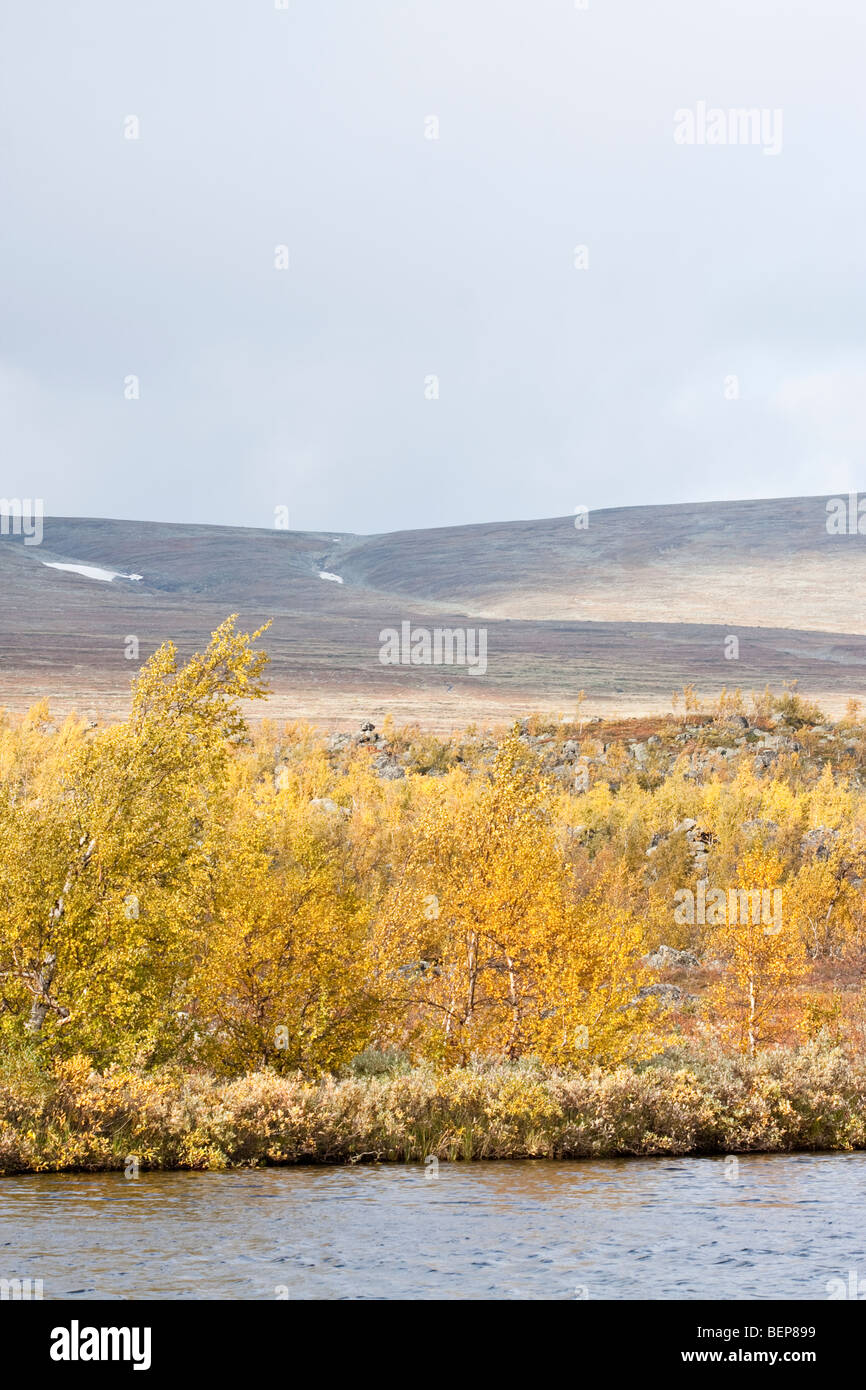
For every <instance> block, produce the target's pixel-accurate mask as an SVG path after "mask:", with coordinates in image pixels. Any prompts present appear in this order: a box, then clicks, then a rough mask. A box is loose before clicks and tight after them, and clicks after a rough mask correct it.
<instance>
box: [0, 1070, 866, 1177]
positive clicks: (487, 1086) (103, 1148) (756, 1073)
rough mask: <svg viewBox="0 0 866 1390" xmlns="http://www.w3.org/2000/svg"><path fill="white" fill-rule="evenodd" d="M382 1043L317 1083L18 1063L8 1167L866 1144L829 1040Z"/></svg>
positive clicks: (3, 1099) (863, 1099)
mask: <svg viewBox="0 0 866 1390" xmlns="http://www.w3.org/2000/svg"><path fill="white" fill-rule="evenodd" d="M366 1056H367V1068H369V1069H370V1070H372V1071H373V1073H374V1074H369V1070H366V1069H365V1065H364V1059H361V1063H360V1064H359V1065H358V1066H357V1067H356V1068H355V1069H354V1070H352V1071H350V1072H349V1074H347V1075H343V1076H336V1077H334V1076H327V1077H322V1078H320V1079H319V1080H318V1081H311V1080H306V1079H305V1078H304V1077H302V1076H300V1075H299V1074H297V1073H295V1074H294V1075H283V1076H281V1075H279V1074H278V1073H276V1072H274V1071H272V1070H267V1071H261V1072H253V1073H249V1074H247V1075H245V1076H242V1077H238V1078H235V1079H220V1078H217V1077H214V1076H213V1075H212V1074H206V1073H202V1072H199V1071H195V1072H183V1071H180V1070H178V1069H171V1068H168V1069H160V1070H158V1071H156V1072H151V1073H142V1072H140V1071H130V1070H128V1069H126V1068H123V1067H117V1066H115V1067H109V1068H105V1069H102V1070H100V1071H97V1070H95V1069H93V1068H91V1067H90V1065H89V1064H88V1063H87V1062H86V1061H85V1060H84V1059H81V1058H79V1059H70V1060H63V1061H61V1060H57V1061H56V1062H55V1063H54V1064H53V1066H52V1067H51V1069H50V1070H47V1071H46V1070H45V1069H44V1068H43V1069H36V1068H34V1067H33V1064H32V1060H31V1061H29V1062H26V1063H25V1062H23V1061H21V1060H19V1061H18V1062H17V1063H13V1062H12V1061H11V1060H9V1059H7V1061H6V1063H5V1065H4V1067H3V1069H2V1073H0V1173H22V1172H47V1171H62V1170H111V1169H117V1170H120V1169H124V1170H125V1171H126V1172H127V1173H128V1174H129V1175H132V1173H133V1172H137V1171H138V1170H139V1169H141V1170H146V1169H148V1168H198V1169H214V1168H225V1167H238V1166H240V1167H248V1166H258V1165H262V1164H286V1163H355V1162H367V1163H369V1162H395V1161H397V1162H419V1163H420V1162H425V1161H427V1160H428V1159H430V1158H431V1157H435V1158H436V1159H438V1160H446V1161H447V1160H451V1161H463V1160H471V1159H496V1158H499V1159H506V1158H550V1159H565V1158H611V1157H615V1156H618V1155H627V1156H639V1155H642V1156H647V1155H653V1154H656V1155H661V1154H719V1153H779V1152H786V1151H790V1150H810V1149H811V1150H832V1149H836V1150H850V1149H858V1148H864V1147H866V1066H864V1065H863V1064H861V1063H859V1062H855V1061H852V1060H850V1059H846V1058H845V1057H844V1055H843V1054H842V1053H841V1051H840V1050H838V1049H832V1048H831V1049H827V1048H823V1047H822V1046H821V1045H820V1044H815V1043H812V1044H809V1045H808V1046H807V1047H805V1048H802V1049H797V1050H791V1049H772V1050H769V1051H767V1052H765V1053H762V1054H761V1055H760V1056H758V1057H756V1058H748V1057H743V1056H742V1055H740V1054H731V1055H730V1056H726V1055H723V1054H718V1055H715V1056H713V1057H709V1056H706V1055H696V1054H694V1053H692V1054H690V1055H681V1054H679V1053H677V1052H676V1051H674V1052H672V1053H671V1054H670V1055H668V1056H666V1057H664V1058H661V1059H657V1060H656V1061H654V1062H653V1063H652V1064H649V1065H638V1066H637V1067H635V1066H627V1065H621V1066H618V1067H614V1068H611V1069H601V1068H590V1069H588V1070H585V1071H577V1070H575V1069H573V1068H568V1069H564V1070H560V1069H556V1068H550V1067H543V1066H541V1065H537V1064H533V1063H526V1062H522V1063H511V1064H509V1063H503V1062H500V1063H497V1064H482V1063H477V1064H475V1065H474V1066H468V1067H466V1066H461V1067H453V1068H450V1069H447V1070H444V1071H442V1070H438V1069H435V1068H433V1067H430V1066H427V1067H420V1068H413V1069H409V1068H407V1067H406V1066H405V1064H403V1063H400V1062H399V1061H396V1062H395V1061H394V1059H393V1054H392V1057H391V1060H390V1065H387V1063H388V1058H387V1055H386V1057H385V1058H384V1059H381V1054H378V1055H377V1056H374V1057H373V1059H372V1061H373V1063H375V1062H376V1061H379V1065H378V1066H376V1065H372V1066H371V1065H370V1064H371V1057H370V1054H367V1055H366ZM365 1071H366V1074H365ZM133 1163H134V1164H135V1165H136V1167H135V1168H134V1169H132V1168H131V1165H132V1164H133Z"/></svg>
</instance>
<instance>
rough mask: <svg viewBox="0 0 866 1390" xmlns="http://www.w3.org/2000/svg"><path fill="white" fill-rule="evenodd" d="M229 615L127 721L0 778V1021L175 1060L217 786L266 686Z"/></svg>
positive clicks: (158, 672)
mask: <svg viewBox="0 0 866 1390" xmlns="http://www.w3.org/2000/svg"><path fill="white" fill-rule="evenodd" d="M259 635H260V634H259V633H255V634H253V636H252V637H250V636H249V635H248V634H244V633H240V632H238V631H237V629H236V627H235V618H234V617H231V618H228V619H227V620H226V621H225V622H224V623H223V624H222V625H221V626H220V627H219V628H218V629H217V631H216V632H215V633H214V634H213V637H212V638H211V640H210V642H209V644H208V646H207V648H206V650H205V651H204V652H201V653H196V654H195V655H193V656H192V657H191V658H190V659H189V661H187V662H186V663H185V664H184V665H179V663H178V657H177V651H176V648H175V647H174V644H173V643H170V642H169V643H166V644H165V645H163V646H162V647H160V648H159V650H158V651H157V652H155V653H154V655H153V656H152V657H151V658H150V660H149V661H148V662H147V663H146V665H145V666H144V668H143V669H142V671H141V672H140V674H139V676H138V678H137V679H136V681H135V682H134V683H133V691H132V709H131V713H130V717H129V719H128V720H126V721H125V722H124V723H122V724H119V725H116V726H114V727H110V728H103V729H97V730H87V731H86V730H84V729H83V727H82V726H80V725H78V726H75V725H73V724H67V726H65V728H64V732H63V736H61V737H60V738H59V739H56V740H50V741H47V742H46V745H45V749H44V751H42V752H40V753H37V754H35V755H34V754H33V753H32V751H31V750H30V748H29V746H28V739H30V737H31V735H30V732H29V730H27V729H26V728H25V730H24V733H23V735H22V740H23V745H22V748H21V754H22V756H20V757H18V758H17V759H14V760H13V763H14V765H13V766H7V768H6V770H5V775H4V776H3V778H2V782H0V984H2V990H3V996H2V1000H3V1010H4V1017H5V1019H6V1026H7V1027H8V1026H10V1024H11V1026H12V1029H13V1032H14V1031H16V1030H17V1031H19V1032H22V1031H23V1032H25V1033H28V1034H29V1035H30V1036H31V1037H32V1038H34V1039H39V1038H41V1037H42V1036H43V1035H44V1034H45V1033H46V1032H47V1033H48V1034H49V1035H50V1039H51V1040H53V1041H55V1042H57V1041H61V1042H62V1044H63V1046H65V1047H70V1048H74V1049H78V1050H83V1051H86V1052H89V1053H90V1054H92V1055H93V1056H94V1057H95V1058H105V1059H110V1058H113V1057H115V1056H116V1055H118V1052H122V1053H123V1054H124V1055H125V1056H127V1057H129V1056H132V1057H140V1058H142V1059H152V1058H154V1057H158V1056H159V1055H165V1054H166V1052H168V1055H171V1053H172V1051H173V1050H174V1048H175V1047H176V1046H177V1043H178V1039H179V1037H180V1036H181V1035H182V1033H183V1030H184V1027H185V1023H184V1019H185V1014H186V1010H185V1007H184V1006H185V991H184V982H185V978H186V976H187V975H188V969H189V965H190V956H191V953H192V951H193V949H194V940H193V932H192V928H193V925H194V923H195V921H196V919H197V915H198V900H199V897H200V893H201V890H202V887H203V884H204V881H205V879H206V875H207V872H208V868H209V856H210V847H209V836H210V831H211V807H212V805H213V797H214V792H215V791H216V789H218V787H219V786H220V784H221V783H222V781H223V779H224V777H225V771H226V764H227V759H228V756H229V751H230V749H231V747H232V745H236V744H237V743H238V742H239V740H241V739H242V738H243V736H244V733H245V723H244V719H243V715H242V712H241V709H240V705H239V701H240V699H241V698H247V699H257V698H259V697H261V696H262V695H263V694H264V685H263V678H262V677H263V669H264V666H265V663H266V661H267V657H266V655H265V654H264V653H261V652H255V651H254V650H253V648H252V643H253V642H254V641H255V639H256V638H257V637H258V636H259Z"/></svg>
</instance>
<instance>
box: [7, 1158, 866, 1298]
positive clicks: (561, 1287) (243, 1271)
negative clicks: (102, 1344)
mask: <svg viewBox="0 0 866 1390" xmlns="http://www.w3.org/2000/svg"><path fill="white" fill-rule="evenodd" d="M428 1171H429V1170H426V1169H425V1168H424V1167H422V1166H420V1165H407V1166H402V1165H401V1166H397V1165H394V1166H391V1165H381V1166H375V1167H372V1166H371V1167H366V1166H356V1167H340V1168H271V1169H259V1170H254V1171H235V1172H229V1173H142V1174H141V1175H140V1176H139V1177H138V1178H137V1179H127V1178H125V1177H124V1176H123V1174H122V1173H100V1174H93V1175H88V1174H60V1175H56V1174H50V1175H35V1176H27V1177H14V1178H0V1277H2V1278H32V1279H41V1280H42V1281H43V1289H44V1297H45V1298H46V1299H49V1298H64V1299H82V1300H86V1299H92V1298H180V1299H189V1298H243V1299H275V1298H279V1297H286V1296H288V1297H289V1298H293V1299H297V1298H326V1299H336V1298H350V1299H356V1298H367V1299H369V1298H373V1299H382V1298H413V1299H432V1298H444V1299H472V1298H481V1299H490V1298H495V1299H584V1298H585V1299H634V1298H652V1299H694V1298H711V1299H733V1298H748V1299H762V1298H792V1299H793V1298H796V1299H801V1298H803V1299H826V1298H827V1297H828V1291H827V1287H826V1286H827V1282H828V1281H829V1280H831V1279H840V1278H841V1279H844V1280H845V1281H846V1283H847V1282H848V1278H849V1271H851V1270H854V1271H857V1272H858V1277H860V1278H862V1279H863V1280H864V1284H863V1289H864V1293H866V1236H864V1229H863V1226H864V1223H863V1210H864V1205H866V1154H818V1155H812V1154H794V1155H754V1156H748V1157H740V1158H739V1159H738V1160H737V1167H736V1170H734V1168H733V1165H732V1160H731V1159H728V1160H727V1161H726V1160H725V1159H724V1158H678V1159H641V1160H634V1159H613V1160H605V1161H603V1162H585V1161H582V1162H571V1163H555V1162H547V1161H540V1162H534V1161H531V1160H529V1161H527V1160H521V1161H515V1162H494V1163H472V1164H462V1163H452V1164H448V1163H441V1164H440V1165H439V1168H438V1176H437V1177H433V1178H430V1177H428V1176H427V1172H428Z"/></svg>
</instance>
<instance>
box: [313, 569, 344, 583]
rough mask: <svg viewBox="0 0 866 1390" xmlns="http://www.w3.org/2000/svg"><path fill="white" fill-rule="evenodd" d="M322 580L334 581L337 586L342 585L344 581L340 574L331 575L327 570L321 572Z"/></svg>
mask: <svg viewBox="0 0 866 1390" xmlns="http://www.w3.org/2000/svg"><path fill="white" fill-rule="evenodd" d="M319 578H320V579H333V581H334V583H335V584H342V582H343V579H342V576H341V575H339V574H329V573H328V571H327V570H319Z"/></svg>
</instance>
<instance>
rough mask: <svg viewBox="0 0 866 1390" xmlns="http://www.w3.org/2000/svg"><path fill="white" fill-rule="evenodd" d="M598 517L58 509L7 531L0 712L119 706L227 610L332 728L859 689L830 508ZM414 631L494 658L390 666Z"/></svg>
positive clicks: (847, 584) (814, 501) (856, 593)
mask: <svg viewBox="0 0 866 1390" xmlns="http://www.w3.org/2000/svg"><path fill="white" fill-rule="evenodd" d="M842 501H847V499H842ZM585 519H586V520H587V522H588V524H587V525H586V526H585V527H581V528H578V527H576V526H575V518H574V517H555V518H551V519H546V520H540V521H513V522H494V523H489V524H483V525H474V526H456V527H439V528H436V529H428V530H414V531H399V532H392V533H388V534H383V535H376V536H357V535H351V534H338V533H336V532H327V533H313V532H297V531H280V530H256V529H252V528H247V527H218V526H188V525H172V524H169V523H164V522H132V521H114V520H100V519H88V518H69V517H55V518H46V519H45V521H44V534H43V539H42V543H41V544H39V545H36V544H25V541H24V537H23V536H20V535H14V534H4V535H2V536H0V584H2V594H3V599H4V602H3V604H2V609H0V704H2V705H5V706H6V707H7V708H11V709H16V710H20V709H23V708H26V707H27V706H28V705H30V704H32V703H34V702H35V701H36V700H37V699H39V698H41V697H43V696H47V697H48V698H49V700H50V701H51V704H52V707H53V708H54V709H55V710H56V711H57V712H58V713H63V712H65V711H67V710H69V709H71V708H76V709H78V710H79V711H85V710H88V709H93V710H95V711H98V712H100V713H102V714H104V715H106V716H108V717H120V716H122V714H123V713H124V712H125V710H126V709H127V707H128V698H129V681H130V679H131V677H132V676H133V675H134V673H135V670H136V669H137V667H138V665H139V663H140V661H141V660H144V659H145V658H146V657H147V656H148V655H149V653H150V652H151V651H153V650H154V648H155V647H156V646H158V645H159V643H160V642H161V641H163V640H165V639H166V638H172V639H173V640H174V641H176V642H177V644H178V647H179V648H180V650H181V652H182V653H188V652H190V651H192V650H194V649H195V648H196V647H200V646H201V645H202V643H204V642H205V641H206V640H207V637H208V634H209V633H210V632H211V630H212V629H213V628H214V627H215V626H216V625H217V623H218V622H220V621H221V620H222V618H224V617H225V616H226V614H228V613H230V612H237V613H239V615H240V619H241V621H242V622H243V624H244V625H245V626H260V625H261V623H262V622H264V621H266V620H267V619H272V620H273V625H272V628H271V630H270V631H269V633H268V634H267V638H266V645H267V647H268V650H269V651H270V653H271V657H272V665H271V683H272V686H273V691H274V694H273V697H272V699H271V701H270V703H269V706H268V711H267V712H268V714H270V715H272V716H273V717H277V718H308V719H311V720H313V721H314V722H317V723H321V724H325V725H329V726H350V725H352V724H353V723H354V722H356V721H358V720H360V719H361V718H363V717H364V716H372V717H373V718H374V719H380V718H381V717H382V715H383V714H384V713H385V712H386V711H388V710H390V711H391V712H392V713H393V714H394V716H395V718H397V719H398V720H405V719H411V720H418V721H419V722H420V723H421V724H422V725H424V726H427V727H431V728H436V727H441V728H449V727H454V726H456V725H460V724H463V723H466V722H467V721H469V720H476V721H484V722H491V721H492V722H499V721H501V720H504V719H507V718H511V717H513V716H515V715H516V714H523V713H526V712H527V711H528V710H532V709H539V710H559V711H563V712H566V713H571V712H573V709H574V705H575V700H576V696H577V693H578V691H579V690H581V689H583V690H585V691H586V697H587V698H586V704H585V706H584V709H585V711H586V712H588V713H592V712H598V713H613V712H617V713H636V712H639V711H641V712H643V711H651V710H657V709H659V708H668V707H669V705H670V695H671V691H672V690H673V689H674V688H675V687H681V686H682V685H683V684H684V683H685V682H691V683H694V684H695V685H696V686H697V687H698V690H699V692H701V693H705V694H707V695H711V694H713V693H715V692H717V691H718V690H719V689H720V688H721V687H722V686H724V685H726V686H728V687H729V688H731V687H734V686H741V687H742V688H743V689H744V690H746V691H747V690H749V689H753V688H759V687H761V688H762V687H763V686H764V685H765V684H767V683H768V682H769V683H770V684H771V685H774V686H776V687H778V686H780V685H781V683H782V681H783V680H792V679H797V680H799V688H800V690H801V691H802V692H803V693H804V694H810V695H813V696H814V697H815V698H819V699H823V700H824V701H825V702H826V703H827V704H828V706H829V708H831V709H834V708H838V707H839V706H841V705H842V704H843V703H844V700H845V698H846V697H848V696H850V695H854V696H857V695H858V694H860V693H862V692H863V690H864V687H866V607H864V604H863V601H862V599H861V595H862V594H863V592H864V580H866V537H864V536H861V535H859V534H853V535H849V534H847V532H846V533H845V534H831V533H830V532H829V531H828V527H827V520H828V513H827V499H826V498H821V497H807V498H803V497H799V498H785V499H771V500H765V501H743V502H707V503H696V504H682V505H676V506H652V507H617V508H610V509H605V510H600V511H596V512H593V513H591V514H590V515H589V516H588V517H587V518H585ZM578 520H580V518H578ZM58 566H67V567H69V566H71V567H73V568H58ZM99 571H104V572H106V575H105V577H99V573H98V572H99ZM112 574H113V575H114V576H115V577H113V578H109V577H107V576H109V575H112ZM131 576H137V577H131ZM404 623H408V624H410V625H411V626H410V629H409V633H410V635H411V633H413V632H414V633H415V638H416V652H419V651H420V652H421V654H422V655H423V647H424V643H423V641H421V642H420V643H418V641H417V639H418V633H417V629H419V628H424V629H427V630H428V631H429V632H430V633H431V651H432V650H433V648H432V634H433V631H434V630H435V629H437V628H439V629H464V630H465V629H470V631H471V633H472V634H474V635H475V640H478V638H477V634H478V631H479V629H483V630H484V632H485V633H486V670H485V671H484V673H483V674H481V671H480V664H479V669H478V670H477V671H476V673H475V674H471V673H470V672H469V671H468V670H467V668H466V667H465V666H463V667H457V666H454V665H447V664H438V665H425V664H421V665H410V664H403V665H383V664H382V662H381V661H380V650H381V648H382V645H383V643H382V640H381V639H380V633H381V632H382V630H384V629H395V630H396V634H401V633H402V631H403V629H402V624H404ZM128 638H137V640H138V658H137V659H132V660H131V659H129V658H128V657H127V655H126V652H127V651H130V650H133V649H134V644H133V643H130V642H128V641H127V639H128ZM731 638H736V639H737V643H738V647H739V652H738V656H736V657H735V658H730V657H726V655H725V653H726V650H727V651H728V652H731V651H732V650H733V649H734V644H733V643H732V642H731V640H730V639H731ZM394 640H396V636H395V639H394ZM471 640H472V639H471V638H470V641H471ZM445 649H446V650H447V640H446V647H445ZM395 650H396V648H395ZM406 655H407V657H408V651H406ZM262 709H263V707H258V708H257V709H256V710H255V711H254V713H261V712H262Z"/></svg>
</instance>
